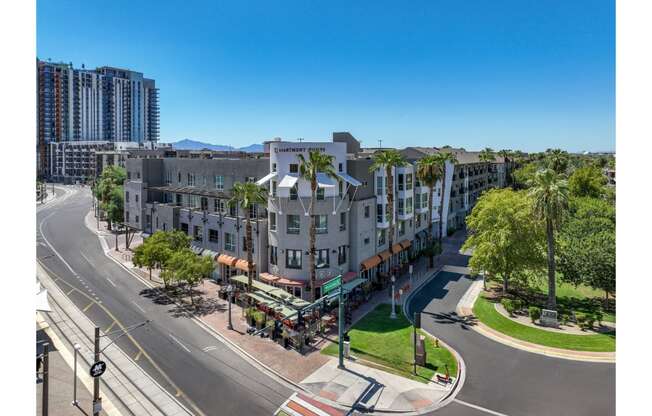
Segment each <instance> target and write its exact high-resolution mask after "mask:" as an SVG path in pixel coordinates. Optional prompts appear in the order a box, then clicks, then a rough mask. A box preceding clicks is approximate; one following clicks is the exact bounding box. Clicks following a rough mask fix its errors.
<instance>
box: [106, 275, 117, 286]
mask: <svg viewBox="0 0 652 416" xmlns="http://www.w3.org/2000/svg"><path fill="white" fill-rule="evenodd" d="M106 280H108V281H109V283H111V284H112V285H113V287H118V285H116V284H115V283H113V280H111V279H109V278H108V277H107V278H106Z"/></svg>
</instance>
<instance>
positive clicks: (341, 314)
mask: <svg viewBox="0 0 652 416" xmlns="http://www.w3.org/2000/svg"><path fill="white" fill-rule="evenodd" d="M343 282H344V278H343V276H341V275H340V294H339V305H338V308H339V313H338V318H339V319H338V321H339V325H338V331H337V332H338V339H339V346H338V347H339V348H338V364H337V368H339V369H344V283H343Z"/></svg>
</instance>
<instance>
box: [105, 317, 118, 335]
mask: <svg viewBox="0 0 652 416" xmlns="http://www.w3.org/2000/svg"><path fill="white" fill-rule="evenodd" d="M115 324H116V322H115V320H114V321H113V322H111V325H109V327H108V328H106V329H105V330H104V333H105V334H106V333H107V332H109V331H110V330H111V329H112V328H113V327H114V326H115Z"/></svg>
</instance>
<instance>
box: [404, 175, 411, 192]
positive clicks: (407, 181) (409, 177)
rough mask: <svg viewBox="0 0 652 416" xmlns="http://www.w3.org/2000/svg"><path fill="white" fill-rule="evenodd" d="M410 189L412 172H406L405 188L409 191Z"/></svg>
mask: <svg viewBox="0 0 652 416" xmlns="http://www.w3.org/2000/svg"><path fill="white" fill-rule="evenodd" d="M411 189H412V174H411V173H408V174H407V175H405V190H406V191H409V190H411Z"/></svg>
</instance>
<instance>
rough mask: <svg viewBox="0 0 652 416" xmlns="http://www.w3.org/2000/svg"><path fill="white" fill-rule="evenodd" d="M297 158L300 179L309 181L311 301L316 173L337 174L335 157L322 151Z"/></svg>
mask: <svg viewBox="0 0 652 416" xmlns="http://www.w3.org/2000/svg"><path fill="white" fill-rule="evenodd" d="M297 158H298V159H299V175H300V176H301V178H302V179H304V180H306V181H308V182H309V183H310V207H309V208H308V210H309V211H310V212H309V214H310V254H309V258H308V262H309V267H310V296H311V299H312V301H313V302H314V301H315V300H316V295H317V291H316V288H315V286H316V284H317V268H316V265H315V260H316V259H315V254H316V252H317V251H316V248H315V245H316V240H317V238H316V234H317V230H316V225H315V205H316V204H317V186H318V184H319V182H318V181H317V176H318V174H324V175H326V176H327V177H329V178H332V179H335V180H338V179H339V178H338V177H337V174H336V173H335V168H334V167H333V161H334V160H335V157H334V156H332V155H329V154H326V153H323V152H321V151H319V150H311V151H309V152H308V158H307V159H306V158H305V157H304V156H303V155H302V154H298V155H297Z"/></svg>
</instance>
